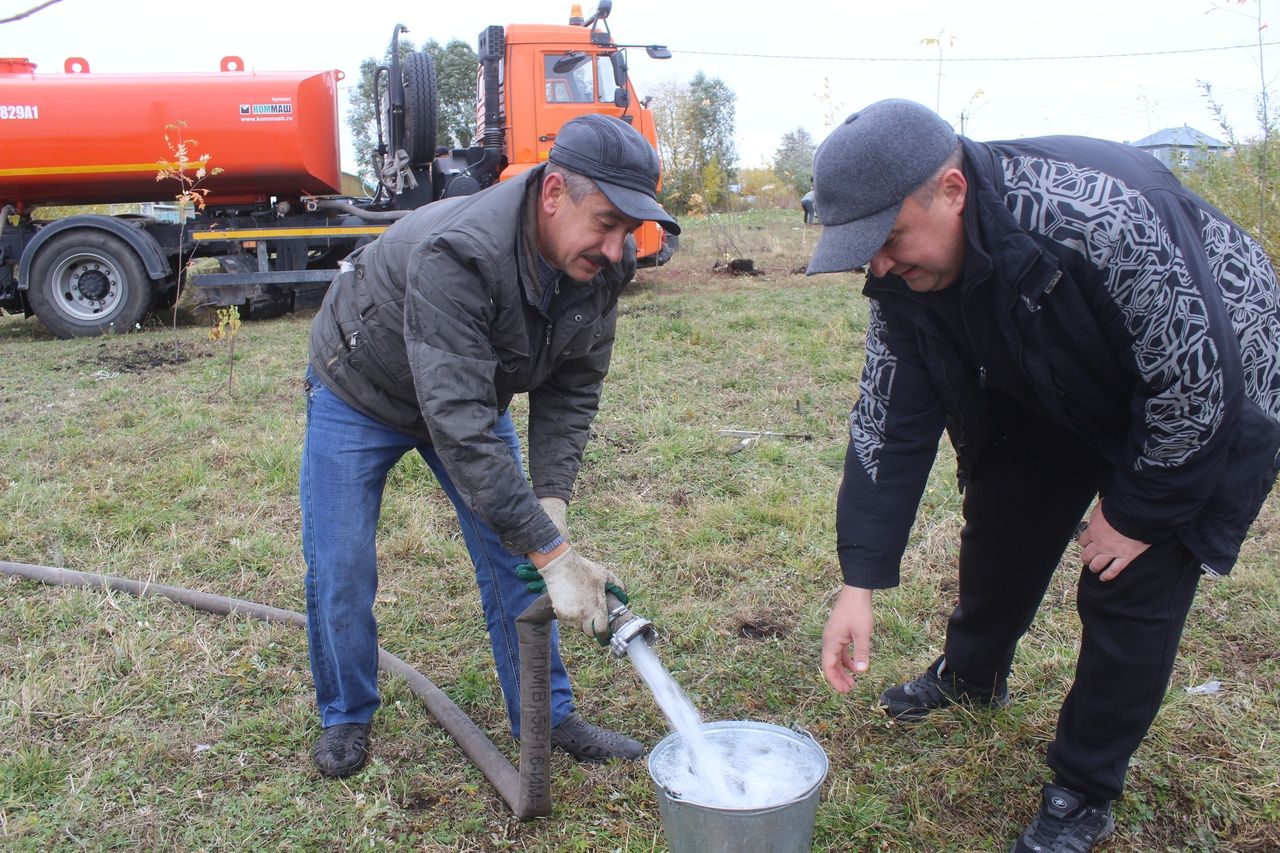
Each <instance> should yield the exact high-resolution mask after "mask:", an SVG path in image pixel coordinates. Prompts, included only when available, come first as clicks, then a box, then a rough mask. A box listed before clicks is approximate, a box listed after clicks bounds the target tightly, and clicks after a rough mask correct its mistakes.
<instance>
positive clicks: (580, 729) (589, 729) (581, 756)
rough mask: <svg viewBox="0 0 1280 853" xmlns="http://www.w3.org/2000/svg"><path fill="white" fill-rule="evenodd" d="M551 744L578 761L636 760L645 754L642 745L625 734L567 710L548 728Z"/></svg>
mask: <svg viewBox="0 0 1280 853" xmlns="http://www.w3.org/2000/svg"><path fill="white" fill-rule="evenodd" d="M551 744H552V746H557V747H559V748H560V749H563V750H564V751H565V752H567V753H569V754H570V755H571V756H573V757H574V759H575V760H577V761H590V762H593V763H599V762H603V761H608V760H609V759H611V758H621V759H623V760H624V761H635V760H636V759H637V758H639V757H640V756H642V755H644V745H643V744H642V743H640V741H638V740H635V739H633V738H629V737H627V736H626V735H624V734H618V733H617V732H611V731H609V730H608V729H602V728H600V727H599V726H593V725H591V723H588V722H587V721H586V720H584V719H582V717H579V716H578V715H577V714H570V715H569V716H567V717H565V718H564V721H563V722H561V723H560V725H558V726H556V727H555V728H554V729H552V730H551Z"/></svg>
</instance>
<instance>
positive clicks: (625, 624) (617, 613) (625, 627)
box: [609, 597, 658, 658]
mask: <svg viewBox="0 0 1280 853" xmlns="http://www.w3.org/2000/svg"><path fill="white" fill-rule="evenodd" d="M609 603H610V604H616V606H615V607H614V608H613V609H612V610H610V611H609V651H611V652H612V653H613V656H614V657H619V658H624V657H626V656H627V646H628V645H629V644H630V643H631V641H632V640H634V639H636V638H639V639H642V640H644V642H645V643H647V644H648V645H651V646H652V645H653V644H654V643H656V642H657V641H658V631H657V629H655V628H654V627H653V623H652V622H650V621H649V620H648V619H645V618H643V617H641V616H637V615H636V614H634V613H632V612H631V611H630V610H628V609H627V606H626V605H625V604H622V603H620V602H618V601H617V599H614V598H612V597H611V600H610V602H609Z"/></svg>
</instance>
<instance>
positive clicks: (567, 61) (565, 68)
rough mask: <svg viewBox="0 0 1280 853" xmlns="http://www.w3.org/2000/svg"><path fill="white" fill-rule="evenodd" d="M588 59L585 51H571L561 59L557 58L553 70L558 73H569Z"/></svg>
mask: <svg viewBox="0 0 1280 853" xmlns="http://www.w3.org/2000/svg"><path fill="white" fill-rule="evenodd" d="M587 59H588V57H587V55H586V54H585V53H578V52H577V51H570V52H569V53H566V54H565V55H564V56H563V57H561V58H560V59H557V60H556V62H555V64H554V65H552V66H551V70H552V71H554V72H555V73H557V74H569V73H571V72H573V71H575V70H576V69H577V68H579V67H580V66H581V65H582V63H584V62H586V61H587Z"/></svg>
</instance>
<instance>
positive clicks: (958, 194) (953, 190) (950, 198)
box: [938, 169, 969, 212]
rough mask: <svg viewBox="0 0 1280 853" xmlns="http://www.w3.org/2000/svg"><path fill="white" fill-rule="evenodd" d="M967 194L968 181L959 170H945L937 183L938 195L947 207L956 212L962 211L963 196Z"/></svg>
mask: <svg viewBox="0 0 1280 853" xmlns="http://www.w3.org/2000/svg"><path fill="white" fill-rule="evenodd" d="M968 192H969V181H968V180H967V179H966V178H965V176H964V172H962V171H960V170H959V169H947V171H945V172H943V173H942V179H941V180H939V181H938V193H939V195H940V196H941V197H942V200H943V201H944V202H946V204H947V205H948V206H949V207H953V208H955V210H956V211H957V212H959V211H962V210H964V200H965V196H966V195H967V194H968Z"/></svg>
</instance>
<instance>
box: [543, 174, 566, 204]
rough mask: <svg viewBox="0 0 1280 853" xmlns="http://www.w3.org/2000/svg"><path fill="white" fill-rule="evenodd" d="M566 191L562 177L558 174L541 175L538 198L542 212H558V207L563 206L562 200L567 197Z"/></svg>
mask: <svg viewBox="0 0 1280 853" xmlns="http://www.w3.org/2000/svg"><path fill="white" fill-rule="evenodd" d="M568 189H569V188H568V186H566V184H565V181H564V175H562V174H560V173H559V172H547V173H546V174H545V175H543V176H542V191H541V192H540V193H539V198H538V200H539V202H540V203H541V205H542V210H543V212H545V213H547V214H552V213H555V212H556V211H557V210H559V209H560V205H562V204H564V200H565V199H566V198H568V197H569V193H568Z"/></svg>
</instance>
